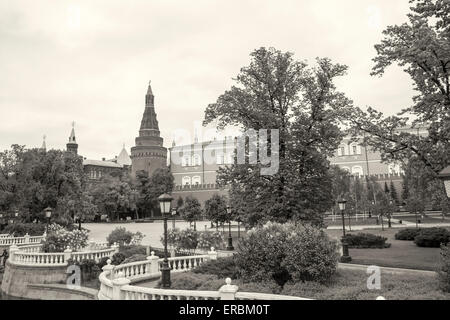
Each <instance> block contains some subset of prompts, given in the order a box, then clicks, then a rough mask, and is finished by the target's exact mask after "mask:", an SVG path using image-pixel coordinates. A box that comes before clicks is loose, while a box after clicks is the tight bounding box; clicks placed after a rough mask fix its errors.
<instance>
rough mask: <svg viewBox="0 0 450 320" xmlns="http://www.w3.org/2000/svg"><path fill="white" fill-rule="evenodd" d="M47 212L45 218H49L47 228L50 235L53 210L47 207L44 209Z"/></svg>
mask: <svg viewBox="0 0 450 320" xmlns="http://www.w3.org/2000/svg"><path fill="white" fill-rule="evenodd" d="M44 212H45V217H46V218H47V228H46V230H47V231H46V233H47V234H48V225H49V224H50V218H51V217H52V208H50V207H47V208H45V209H44Z"/></svg>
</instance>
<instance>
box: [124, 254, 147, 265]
mask: <svg viewBox="0 0 450 320" xmlns="http://www.w3.org/2000/svg"><path fill="white" fill-rule="evenodd" d="M145 260H147V255H145V254H133V255H132V256H130V257H128V258H126V259H125V260H123V261H122V262H121V263H120V264H125V263H130V262H136V261H145Z"/></svg>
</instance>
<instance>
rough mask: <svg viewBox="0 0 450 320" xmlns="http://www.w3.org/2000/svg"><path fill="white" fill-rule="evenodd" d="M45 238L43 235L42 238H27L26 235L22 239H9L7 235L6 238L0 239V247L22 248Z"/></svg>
mask: <svg viewBox="0 0 450 320" xmlns="http://www.w3.org/2000/svg"><path fill="white" fill-rule="evenodd" d="M44 238H45V233H44V235H42V236H29V235H28V233H27V234H26V235H25V236H23V237H11V236H9V235H7V236H6V237H4V236H2V237H0V246H12V245H16V246H23V245H27V244H35V243H36V244H37V243H41V241H42V240H43V239H44Z"/></svg>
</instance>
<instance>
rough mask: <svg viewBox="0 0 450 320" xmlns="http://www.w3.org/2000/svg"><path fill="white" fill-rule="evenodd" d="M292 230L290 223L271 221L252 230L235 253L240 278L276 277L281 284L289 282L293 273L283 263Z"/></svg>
mask: <svg viewBox="0 0 450 320" xmlns="http://www.w3.org/2000/svg"><path fill="white" fill-rule="evenodd" d="M289 231H290V230H289V225H288V224H285V225H282V224H278V223H267V224H265V225H264V226H263V227H258V228H256V229H252V230H250V231H248V232H247V237H245V238H243V239H241V241H239V243H238V246H237V248H236V253H235V263H236V266H237V268H238V272H239V278H241V279H245V280H246V281H248V282H259V281H269V280H275V281H276V282H277V283H278V284H280V285H282V284H283V283H284V282H286V281H287V280H288V279H289V273H288V272H287V270H286V268H285V267H284V266H282V262H283V260H284V258H285V246H286V239H287V236H288V233H289Z"/></svg>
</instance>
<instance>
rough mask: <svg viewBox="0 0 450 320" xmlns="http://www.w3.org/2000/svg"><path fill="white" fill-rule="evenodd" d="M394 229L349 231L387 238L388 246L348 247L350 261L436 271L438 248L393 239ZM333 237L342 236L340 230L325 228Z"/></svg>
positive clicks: (396, 230) (397, 229) (395, 230)
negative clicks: (375, 247) (379, 247)
mask: <svg viewBox="0 0 450 320" xmlns="http://www.w3.org/2000/svg"><path fill="white" fill-rule="evenodd" d="M399 230H401V229H399V228H396V229H385V230H384V231H381V229H371V230H364V231H352V232H350V233H359V232H364V233H372V234H376V235H381V236H383V237H386V238H388V240H387V242H388V243H391V247H390V248H385V249H349V253H350V256H351V257H352V261H351V263H356V264H366V265H378V266H382V267H394V268H409V269H421V270H431V271H436V270H437V267H438V263H439V259H440V257H439V250H440V249H439V248H423V247H418V246H416V245H415V244H414V242H413V241H402V240H395V237H394V235H395V233H397V232H398V231H399ZM326 232H327V234H328V235H330V236H331V237H333V238H336V239H338V238H340V237H341V236H342V231H341V230H326Z"/></svg>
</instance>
